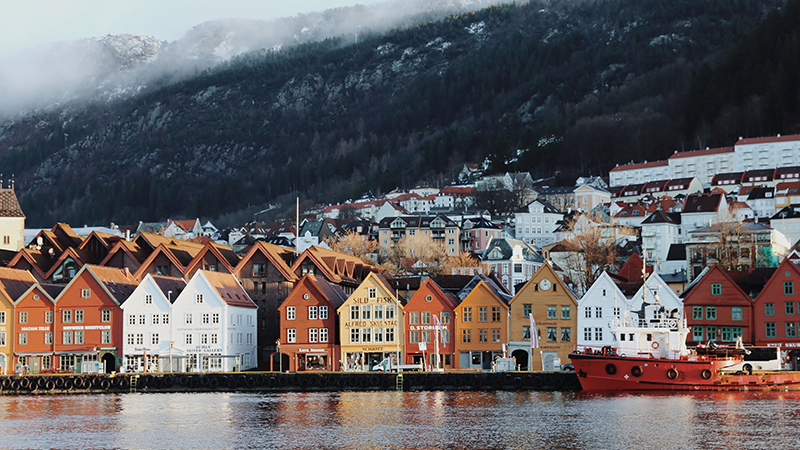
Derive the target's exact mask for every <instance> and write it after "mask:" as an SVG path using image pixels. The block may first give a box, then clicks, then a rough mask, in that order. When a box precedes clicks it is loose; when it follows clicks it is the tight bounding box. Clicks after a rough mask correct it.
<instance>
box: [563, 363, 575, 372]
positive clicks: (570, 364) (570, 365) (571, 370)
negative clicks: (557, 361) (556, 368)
mask: <svg viewBox="0 0 800 450" xmlns="http://www.w3.org/2000/svg"><path fill="white" fill-rule="evenodd" d="M561 370H567V371H569V372H575V367H573V366H572V363H569V364H564V365H562V366H561Z"/></svg>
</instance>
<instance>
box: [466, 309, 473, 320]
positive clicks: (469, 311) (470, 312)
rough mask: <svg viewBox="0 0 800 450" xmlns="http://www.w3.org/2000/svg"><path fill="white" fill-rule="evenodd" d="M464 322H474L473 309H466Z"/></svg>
mask: <svg viewBox="0 0 800 450" xmlns="http://www.w3.org/2000/svg"><path fill="white" fill-rule="evenodd" d="M464 322H472V307H466V308H464Z"/></svg>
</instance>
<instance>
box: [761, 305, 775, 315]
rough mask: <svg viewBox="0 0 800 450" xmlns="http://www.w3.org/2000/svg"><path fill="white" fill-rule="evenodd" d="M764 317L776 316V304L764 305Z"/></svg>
mask: <svg viewBox="0 0 800 450" xmlns="http://www.w3.org/2000/svg"><path fill="white" fill-rule="evenodd" d="M764 315H765V316H774V315H775V303H764Z"/></svg>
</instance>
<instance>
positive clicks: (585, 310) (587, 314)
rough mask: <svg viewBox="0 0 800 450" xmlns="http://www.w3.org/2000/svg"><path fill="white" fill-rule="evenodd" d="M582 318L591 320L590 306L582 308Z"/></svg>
mask: <svg viewBox="0 0 800 450" xmlns="http://www.w3.org/2000/svg"><path fill="white" fill-rule="evenodd" d="M583 317H585V318H587V319H591V318H592V307H591V306H585V307H584V308H583Z"/></svg>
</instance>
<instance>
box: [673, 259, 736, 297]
mask: <svg viewBox="0 0 800 450" xmlns="http://www.w3.org/2000/svg"><path fill="white" fill-rule="evenodd" d="M706 269H708V270H707V271H706V270H704V271H703V272H702V273H701V274H700V276H699V277H697V278H696V279H695V280H694V281H692V284H690V285H689V286H687V287H686V290H685V291H683V293H681V295H680V296H681V298H683V304H684V305H693V304H696V303H695V302H693V301H692V298H693V295H692V293H693V292H696V291H697V289H698V287H699V286H705V285H707V284H708V283H710V282H711V281H709V280H710V279H711V278H712V277H719V276H721V277H722V281H725V282H726V283H725V284H727V285H728V286H732V287H733V289H734V292H735V293H736V294H739V295H738V296H737V295H731V294H730V293H728V292H727V290H726V289H725V286H723V292H725V295H724V296H720V301H724V302H725V303H726V304H729V305H742V306H749V305H751V304H752V302H751V299H750V296H749V295H747V293H745V291H744V290H742V288H741V286H740V285H739V283H737V282H736V281H734V280H733V279H732V278H731V277H730V276H729V274H728V273H727V272H725V271H724V270H722V269H721V268H720V267H719V265H717V264H714V265H713V266H712V267H707V268H706Z"/></svg>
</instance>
